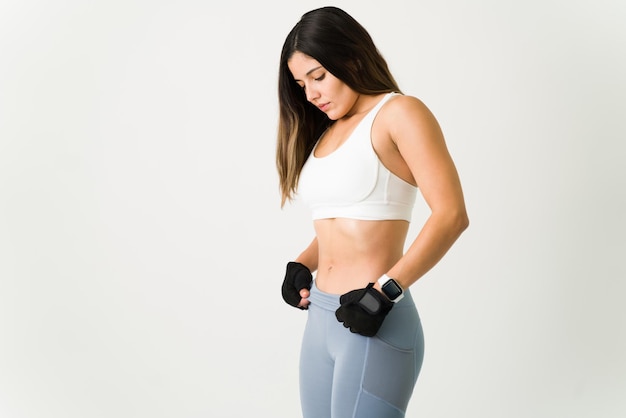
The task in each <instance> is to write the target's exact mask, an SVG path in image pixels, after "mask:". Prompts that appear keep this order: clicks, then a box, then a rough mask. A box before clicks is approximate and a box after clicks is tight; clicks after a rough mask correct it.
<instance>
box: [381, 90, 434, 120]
mask: <svg viewBox="0 0 626 418" xmlns="http://www.w3.org/2000/svg"><path fill="white" fill-rule="evenodd" d="M381 114H385V115H386V116H387V117H393V116H394V115H395V116H405V117H406V116H413V117H420V116H430V115H432V113H431V111H430V109H429V108H428V106H426V104H425V103H424V102H423V101H422V100H420V99H418V98H417V97H415V96H408V95H405V94H396V95H394V96H392V97H391V98H390V99H389V101H388V102H387V103H385V105H384V106H383V107H382V109H381Z"/></svg>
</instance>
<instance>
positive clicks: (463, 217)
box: [457, 209, 470, 234]
mask: <svg viewBox="0 0 626 418" xmlns="http://www.w3.org/2000/svg"><path fill="white" fill-rule="evenodd" d="M469 224H470V221H469V216H467V211H466V210H465V209H463V211H462V212H461V213H459V215H458V216H457V227H458V228H459V234H461V233H462V232H463V231H465V230H466V229H467V228H468V227H469Z"/></svg>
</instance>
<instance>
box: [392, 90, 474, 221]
mask: <svg viewBox="0 0 626 418" xmlns="http://www.w3.org/2000/svg"><path fill="white" fill-rule="evenodd" d="M389 105H390V108H389V111H388V112H387V118H388V119H387V122H388V124H387V126H388V127H389V135H390V137H391V140H392V141H393V143H394V144H395V147H396V148H397V150H398V152H399V153H400V155H401V157H402V159H403V160H404V161H405V163H406V165H407V166H408V168H409V170H410V172H411V174H412V175H413V178H414V179H415V182H416V183H417V186H418V187H419V188H420V190H421V193H422V195H423V196H424V199H425V200H426V203H427V204H428V205H429V207H430V208H431V209H432V210H433V211H435V210H439V209H452V210H461V211H464V210H465V204H464V200H463V192H462V189H461V183H460V180H459V176H458V173H457V170H456V167H455V165H454V162H453V160H452V157H451V156H450V153H449V151H448V148H447V145H446V142H445V140H444V136H443V133H442V131H441V127H440V126H439V123H438V122H437V120H436V118H435V116H434V115H433V114H432V112H431V111H430V110H429V109H428V107H426V105H425V104H424V103H423V102H422V101H420V100H419V99H417V98H415V97H411V96H400V97H398V98H397V99H395V100H393V101H390V103H389Z"/></svg>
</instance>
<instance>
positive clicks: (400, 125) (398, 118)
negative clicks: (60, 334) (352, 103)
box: [379, 94, 438, 136]
mask: <svg viewBox="0 0 626 418" xmlns="http://www.w3.org/2000/svg"><path fill="white" fill-rule="evenodd" d="M379 117H380V119H381V122H382V124H383V125H385V127H386V128H387V129H388V130H389V132H390V133H391V134H392V136H396V135H394V134H399V133H402V132H405V133H406V132H407V130H408V131H409V132H410V131H413V132H414V131H416V130H423V129H427V130H428V129H433V128H435V129H437V128H438V122H437V120H436V119H435V116H434V115H433V113H432V112H431V110H430V109H429V108H428V106H426V104H425V103H424V102H423V101H422V100H420V99H419V98H417V97H415V96H409V95H404V94H397V95H395V96H393V97H391V98H390V99H389V101H388V102H387V103H385V104H384V106H383V107H382V108H381V110H380V114H379Z"/></svg>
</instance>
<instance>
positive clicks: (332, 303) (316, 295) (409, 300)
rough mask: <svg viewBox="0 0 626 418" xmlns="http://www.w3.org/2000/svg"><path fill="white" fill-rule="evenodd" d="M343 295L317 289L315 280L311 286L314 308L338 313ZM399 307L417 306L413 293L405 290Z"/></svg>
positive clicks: (311, 299)
mask: <svg viewBox="0 0 626 418" xmlns="http://www.w3.org/2000/svg"><path fill="white" fill-rule="evenodd" d="M355 289H356V288H355ZM355 289H350V290H355ZM350 290H348V291H350ZM344 293H346V292H344ZM342 294H343V293H342ZM342 294H334V293H329V292H325V291H323V290H320V289H319V288H318V287H317V281H316V280H313V283H312V284H311V294H310V296H309V300H310V301H311V305H312V306H316V307H318V308H321V309H324V310H328V311H336V310H337V309H338V308H339V306H340V303H339V298H341V295H342ZM397 306H415V302H414V301H413V297H412V296H411V291H410V290H409V289H405V291H404V298H402V300H401V301H400V302H398V303H397Z"/></svg>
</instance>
